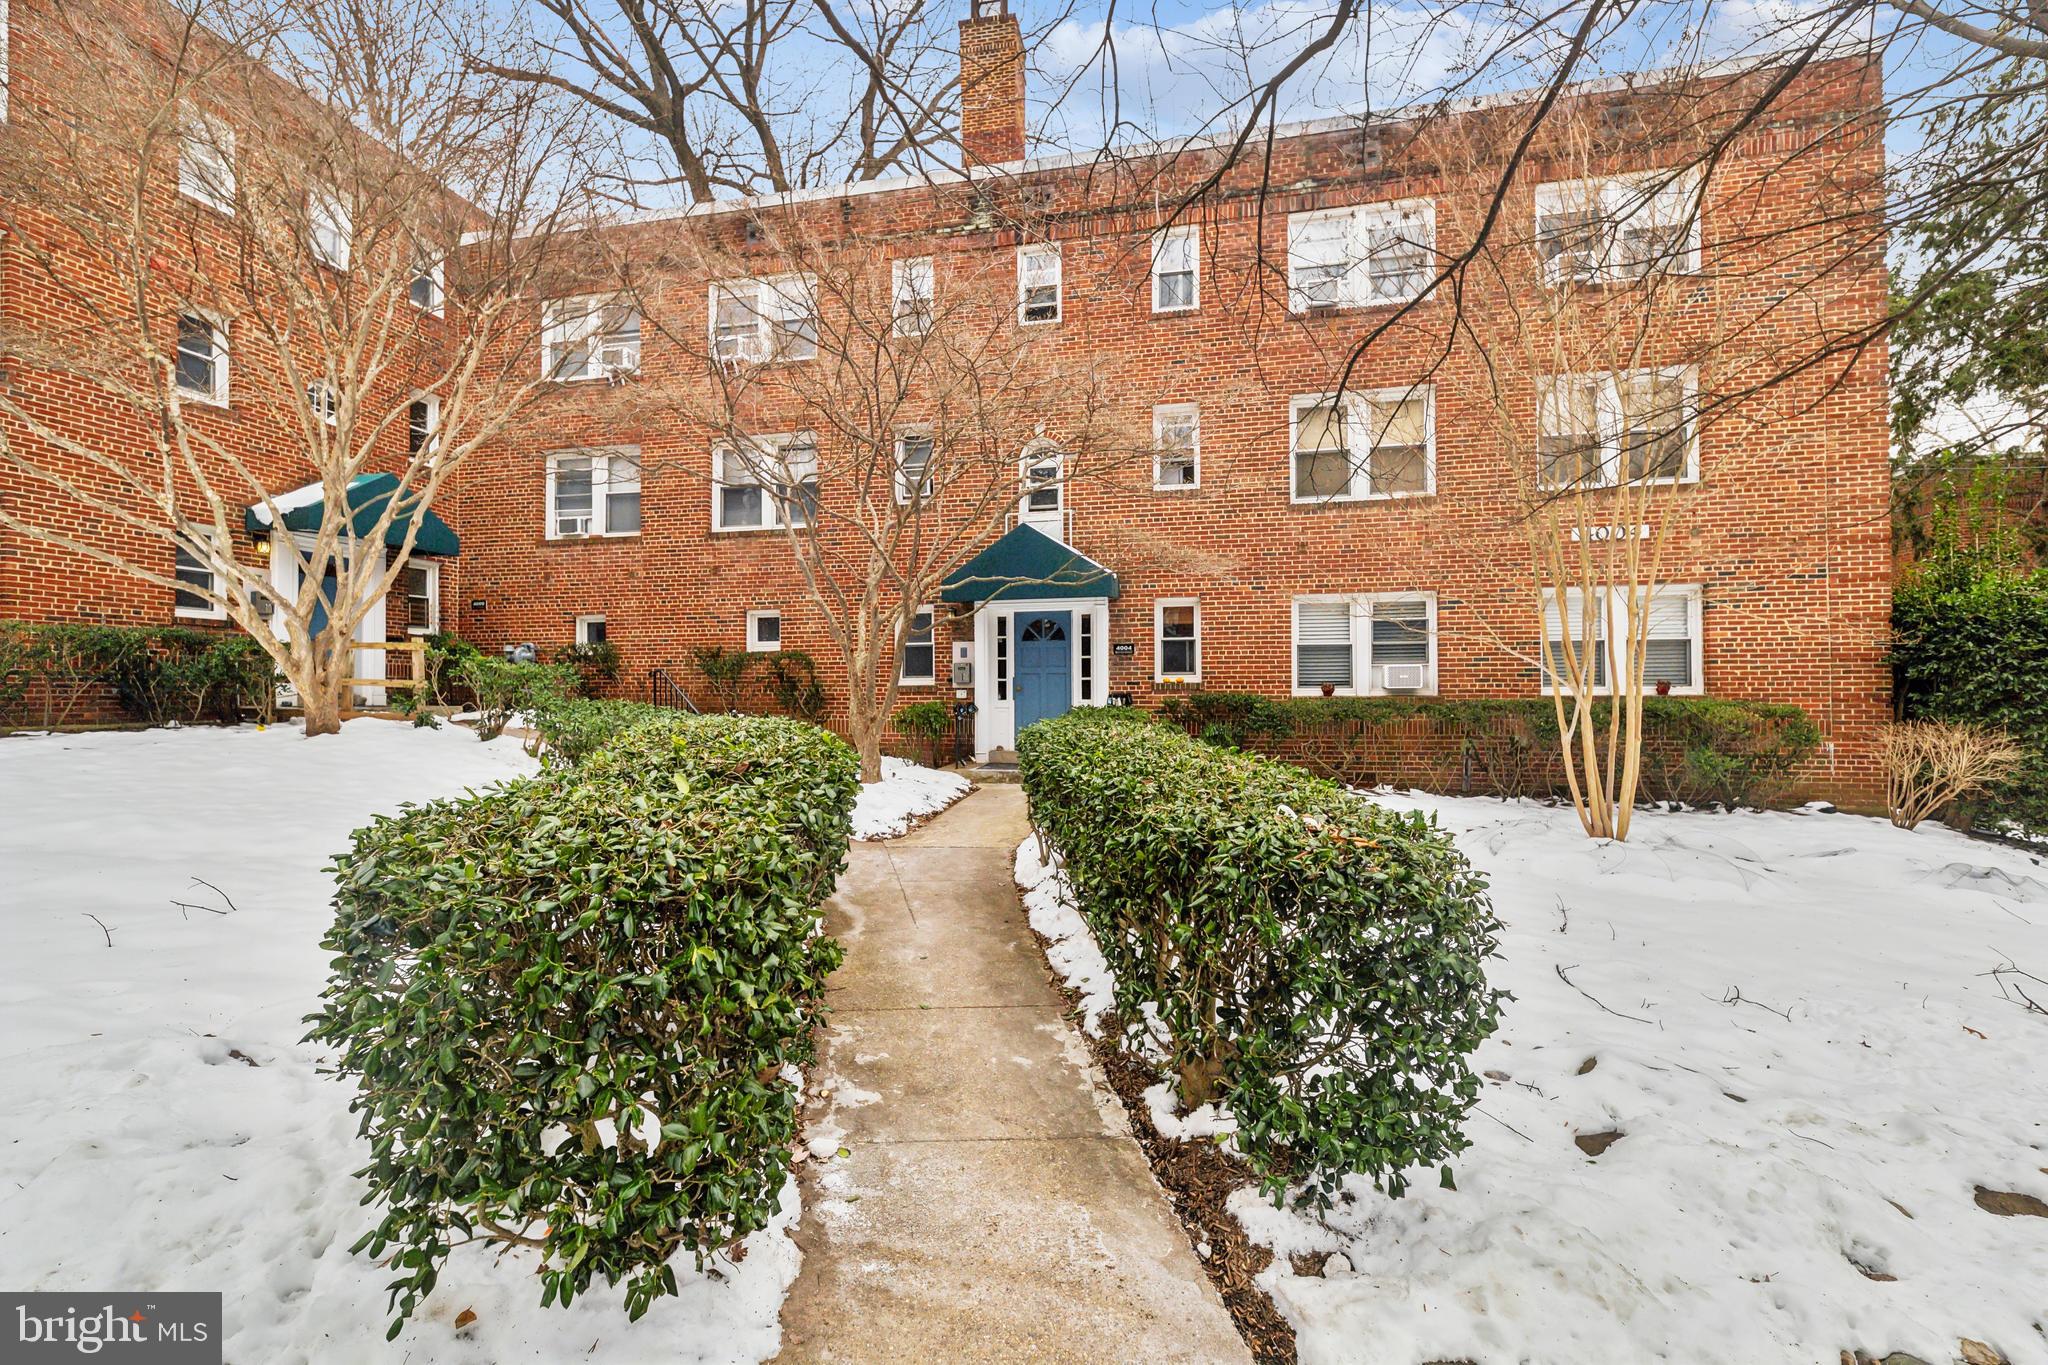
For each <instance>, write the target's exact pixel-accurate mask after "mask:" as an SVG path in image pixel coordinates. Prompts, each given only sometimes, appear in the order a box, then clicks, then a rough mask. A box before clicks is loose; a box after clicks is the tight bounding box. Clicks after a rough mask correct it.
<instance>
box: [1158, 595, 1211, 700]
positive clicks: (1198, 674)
mask: <svg viewBox="0 0 2048 1365" xmlns="http://www.w3.org/2000/svg"><path fill="white" fill-rule="evenodd" d="M1152 641H1153V643H1152V650H1153V653H1152V676H1153V677H1154V678H1155V679H1156V680H1158V681H1160V682H1200V681H1201V680H1202V604H1201V603H1200V602H1198V601H1196V600H1195V599H1194V598H1192V597H1162V598H1160V599H1159V600H1158V601H1157V602H1155V603H1153V604H1152Z"/></svg>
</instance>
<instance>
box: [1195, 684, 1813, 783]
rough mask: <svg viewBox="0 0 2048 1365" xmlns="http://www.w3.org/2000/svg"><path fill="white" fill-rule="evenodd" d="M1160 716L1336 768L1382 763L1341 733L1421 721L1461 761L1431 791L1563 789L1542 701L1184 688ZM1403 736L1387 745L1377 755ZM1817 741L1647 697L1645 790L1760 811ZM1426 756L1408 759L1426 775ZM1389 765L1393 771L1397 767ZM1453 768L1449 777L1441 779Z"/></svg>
mask: <svg viewBox="0 0 2048 1365" xmlns="http://www.w3.org/2000/svg"><path fill="white" fill-rule="evenodd" d="M1610 705H1611V703H1609V702H1607V701H1599V702H1596V703H1595V704H1594V706H1593V723H1594V725H1595V726H1596V727H1604V726H1605V725H1606V723H1607V711H1608V707H1609V706H1610ZM1160 713H1161V714H1162V715H1164V716H1165V717H1166V718H1167V719H1169V720H1171V721H1173V722H1175V723H1176V724H1178V725H1180V726H1181V727H1182V728H1183V729H1185V730H1186V731H1187V732H1188V733H1189V734H1192V735H1197V736H1200V737H1201V738H1203V739H1206V740H1209V741H1210V742H1212V743H1216V744H1224V745H1232V746H1243V747H1246V748H1255V749H1258V750H1260V751H1262V752H1266V753H1270V754H1272V755H1273V756H1275V757H1283V758H1287V759H1290V760H1291V761H1303V760H1304V759H1305V758H1307V757H1308V754H1307V752H1306V751H1307V749H1308V748H1309V747H1310V746H1309V745H1308V744H1306V743H1305V742H1303V741H1306V740H1309V739H1315V740H1317V741H1320V744H1319V745H1318V746H1317V747H1318V748H1319V749H1322V750H1331V749H1334V750H1335V752H1336V759H1337V761H1335V762H1334V763H1332V762H1329V761H1328V755H1327V754H1321V753H1319V754H1318V755H1317V760H1318V761H1319V762H1323V763H1325V764H1326V765H1327V766H1329V767H1331V768H1332V769H1333V770H1334V772H1333V775H1338V776H1347V775H1348V776H1357V775H1358V774H1357V772H1356V771H1349V770H1352V769H1356V770H1364V769H1369V768H1372V767H1374V766H1375V765H1376V763H1383V762H1386V758H1385V756H1384V753H1383V752H1382V753H1379V754H1375V755H1373V756H1371V757H1367V756H1366V755H1365V754H1363V753H1362V752H1358V753H1356V754H1355V757H1356V759H1357V762H1356V763H1355V764H1353V763H1347V762H1346V761H1344V760H1345V759H1346V758H1347V757H1352V756H1354V755H1352V754H1347V746H1346V744H1345V743H1344V740H1345V739H1346V737H1348V738H1350V739H1352V740H1355V741H1357V743H1355V744H1353V745H1351V746H1350V748H1351V749H1352V750H1354V751H1362V750H1363V749H1364V748H1365V747H1366V744H1367V742H1368V741H1371V740H1373V739H1375V738H1377V737H1378V736H1379V735H1380V734H1381V733H1382V732H1384V733H1387V734H1391V735H1404V734H1409V733H1412V732H1407V731H1406V730H1405V727H1408V726H1411V725H1412V724H1413V723H1414V722H1417V721H1424V722H1428V723H1429V725H1430V726H1432V727H1433V728H1434V729H1435V731H1436V732H1437V734H1438V736H1439V737H1440V738H1441V739H1442V741H1443V743H1442V745H1441V746H1440V747H1441V749H1442V751H1443V753H1444V754H1445V755H1447V756H1452V757H1455V758H1457V759H1459V760H1460V763H1459V765H1458V768H1459V773H1458V774H1457V775H1458V776H1459V777H1460V779H1461V780H1460V782H1459V783H1458V784H1452V783H1448V782H1445V781H1441V780H1438V781H1433V782H1422V783H1420V784H1419V785H1424V786H1429V787H1431V788H1433V789H1435V788H1444V789H1450V788H1451V787H1453V786H1454V785H1457V786H1462V785H1464V783H1465V781H1467V780H1469V782H1470V785H1471V789H1472V790H1474V791H1477V792H1483V793H1484V794H1487V795H1493V796H1532V795H1543V794H1546V793H1551V792H1557V791H1562V790H1563V789H1564V773H1563V769H1562V768H1561V767H1560V766H1559V760H1558V742H1557V738H1558V728H1557V711H1556V707H1555V705H1554V704H1553V703H1552V701H1551V700H1550V698H1548V697H1483V698H1470V699H1465V700H1460V701H1439V700H1435V699H1432V698H1418V697H1282V698H1274V697H1267V696H1263V695H1260V694H1258V693H1255V692H1201V691H1197V692H1190V693H1187V694H1184V695H1180V696H1173V697H1169V698H1167V700H1166V702H1165V703H1164V705H1162V706H1161V708H1160ZM1402 742H1407V741H1405V740H1389V741H1388V742H1387V743H1386V744H1383V745H1382V746H1381V749H1382V750H1383V751H1384V750H1386V749H1390V748H1398V747H1399V745H1400V743H1402ZM1820 742H1821V733H1820V727H1819V726H1817V725H1815V724H1814V723H1813V719H1812V717H1810V716H1808V715H1807V714H1806V712H1805V711H1803V710H1801V709H1800V708H1799V707H1797V706H1790V705H1786V704H1783V703H1778V702H1760V701H1744V700H1739V699H1735V698H1729V697H1654V696H1652V697H1644V698H1643V795H1644V797H1646V798H1647V799H1650V800H1658V801H1683V802H1686V803H1688V804H1693V805H1704V804H1707V803H1718V804H1720V805H1724V806H1731V807H1732V806H1753V807H1757V808H1763V807H1766V806H1769V805H1772V804H1774V803H1775V802H1777V801H1779V800H1782V799H1783V797H1784V795H1785V793H1786V792H1787V791H1789V790H1791V789H1792V788H1793V787H1794V785H1795V784H1796V783H1797V781H1798V777H1799V774H1800V772H1801V770H1802V769H1803V768H1804V767H1805V766H1806V764H1807V763H1809V762H1810V761H1811V760H1812V758H1813V756H1814V754H1815V752H1816V751H1817V750H1818V749H1819V747H1820ZM1429 757H1430V756H1429V755H1427V754H1424V753H1420V752H1417V753H1415V754H1412V755H1409V758H1410V760H1411V762H1410V766H1411V767H1413V768H1414V769H1417V770H1426V769H1427V767H1428V760H1429ZM1395 766H1397V767H1398V766H1400V765H1399V764H1398V763H1397V764H1396V765H1395ZM1451 775H1452V774H1450V773H1445V774H1443V776H1444V777H1449V776H1451Z"/></svg>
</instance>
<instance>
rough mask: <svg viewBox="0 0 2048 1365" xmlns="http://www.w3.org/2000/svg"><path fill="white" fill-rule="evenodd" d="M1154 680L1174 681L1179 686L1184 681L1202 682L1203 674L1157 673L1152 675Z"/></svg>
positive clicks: (1158, 681) (1161, 681) (1162, 681)
mask: <svg viewBox="0 0 2048 1365" xmlns="http://www.w3.org/2000/svg"><path fill="white" fill-rule="evenodd" d="M1152 681H1153V682H1156V683H1173V684H1175V685H1176V686H1178V685H1180V684H1184V683H1200V682H1201V681H1202V675H1201V674H1199V673H1155V674H1153V675H1152Z"/></svg>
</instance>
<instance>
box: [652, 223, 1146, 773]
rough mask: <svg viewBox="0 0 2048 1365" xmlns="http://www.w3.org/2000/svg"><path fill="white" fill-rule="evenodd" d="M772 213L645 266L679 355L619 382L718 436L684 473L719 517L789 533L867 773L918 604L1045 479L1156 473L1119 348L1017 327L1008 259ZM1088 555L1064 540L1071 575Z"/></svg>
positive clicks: (689, 425) (675, 417) (665, 331)
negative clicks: (748, 240)
mask: <svg viewBox="0 0 2048 1365" xmlns="http://www.w3.org/2000/svg"><path fill="white" fill-rule="evenodd" d="M762 231H763V232H764V233H770V234H772V235H769V236H766V237H765V239H764V240H765V244H766V246H767V247H768V248H769V249H768V250H767V251H766V252H765V253H762V252H760V251H759V250H756V251H751V252H749V253H748V255H747V256H746V257H745V258H744V259H737V258H731V257H727V256H725V255H723V254H721V253H720V252H719V251H717V250H716V249H713V248H709V247H704V246H701V245H698V246H693V247H690V248H687V249H686V250H685V252H684V255H683V258H682V259H681V260H680V261H679V262H678V263H677V264H676V265H675V266H673V267H672V268H670V269H668V270H665V271H661V272H657V273H653V274H642V275H638V276H635V277H634V283H633V284H632V285H631V286H630V291H631V293H632V294H633V296H634V297H635V298H637V299H638V300H639V301H640V306H641V308H642V309H643V311H644V313H645V315H646V317H647V319H648V321H649V323H650V325H652V326H653V327H654V328H655V330H656V331H658V332H659V333H660V334H661V335H662V336H663V337H664V338H665V340H666V341H667V342H668V343H670V344H671V345H672V346H673V348H674V350H675V352H676V353H678V355H679V356H680V361H679V364H678V366H677V368H676V369H674V370H673V371H663V372H661V373H643V374H642V375H641V376H640V377H639V378H637V379H635V380H634V381H633V382H632V383H631V384H629V385H626V386H624V387H622V388H621V389H620V390H619V393H620V395H621V396H620V401H621V403H623V404H625V405H627V406H629V407H631V408H633V409H635V410H637V411H639V412H640V413H642V414H643V415H644V416H645V417H647V418H649V419H659V420H664V421H668V422H680V423H681V425H682V426H683V427H684V429H685V430H687V431H689V432H691V433H692V434H693V436H702V437H703V438H704V439H705V441H706V443H707V444H708V445H709V446H710V448H711V456H710V464H709V467H708V468H697V469H695V470H693V471H692V472H694V473H695V474H696V475H697V476H698V477H702V478H706V479H708V480H709V481H710V482H711V484H712V489H711V492H712V497H713V500H714V507H715V513H714V515H715V516H716V517H717V518H718V522H717V524H718V525H720V526H721V527H723V528H726V529H736V528H742V527H756V528H762V529H768V528H775V529H777V530H778V531H779V533H780V535H781V538H782V539H783V541H784V543H785V544H786V545H787V546H788V547H789V551H790V554H791V556H792V558H793V560H794V562H795V564H796V567H797V569H798V571H799V573H800V574H801V576H802V579H803V584H804V588H805V592H806V595H807V596H808V598H809V599H810V601H811V603H812V605H813V606H814V607H815V608H816V610H817V612H818V614H819V616H820V617H821V618H822V619H823V621H824V624H825V628H826V631H827V633H828V634H829V636H830V638H831V641H832V644H833V646H834V648H835V649H836V650H837V651H838V653H839V656H840V658H841V660H842V661H843V663H844V665H845V670H846V678H847V728H848V732H849V735H850V737H851V739H852V741H853V744H854V746H855V748H856V749H858V751H859V753H860V756H861V775H862V780H863V781H868V782H873V781H877V780H879V778H880V777H881V745H882V739H883V736H884V733H885V732H886V730H887V728H888V724H889V717H890V715H891V714H892V712H893V710H894V707H895V699H896V691H897V680H898V668H897V660H898V659H899V658H901V656H902V651H903V646H904V643H905V641H906V639H907V638H908V636H909V634H910V631H911V628H912V625H913V622H914V620H915V618H916V616H917V614H918V612H919V610H920V608H921V607H923V606H924V605H926V604H930V603H934V602H937V601H938V600H939V598H940V595H941V589H942V587H943V586H944V585H945V584H946V582H947V581H948V579H949V578H951V577H952V576H953V575H954V574H955V573H956V571H958V570H959V569H960V568H961V566H962V565H964V564H965V563H966V561H967V560H968V559H970V558H971V557H972V556H974V555H975V554H976V553H978V552H979V551H980V550H982V549H983V548H984V547H986V546H987V545H988V544H989V542H990V539H991V537H992V536H993V535H995V534H996V533H997V532H999V531H1001V530H1002V529H1004V528H1005V527H1006V526H1008V525H1010V524H1011V523H1012V522H1013V521H1014V519H1015V518H1016V517H1018V515H1019V514H1020V504H1021V503H1023V502H1028V501H1029V499H1030V498H1031V497H1032V496H1033V494H1034V493H1036V494H1038V495H1039V496H1041V497H1051V496H1054V495H1057V494H1060V493H1061V492H1062V491H1063V490H1064V489H1066V488H1067V487H1070V486H1073V485H1077V484H1078V485H1086V484H1090V483H1094V482H1097V481H1109V480H1114V479H1115V478H1117V477H1118V476H1119V475H1120V474H1121V473H1123V472H1124V471H1127V470H1130V469H1132V468H1138V467H1142V468H1145V469H1146V470H1148V471H1149V469H1150V462H1151V458H1152V434H1151V430H1150V428H1149V426H1145V425H1141V424H1140V420H1139V416H1138V415H1139V414H1149V408H1148V407H1147V406H1146V404H1145V403H1144V401H1143V399H1142V397H1140V396H1134V394H1133V391H1132V389H1131V388H1130V386H1129V384H1128V382H1127V381H1126V378H1125V377H1124V376H1122V375H1121V374H1120V373H1119V371H1118V370H1117V369H1116V367H1115V365H1114V362H1113V361H1112V360H1111V359H1110V358H1108V357H1104V356H1102V355H1100V354H1095V353H1092V352H1091V351H1088V350H1085V349H1079V348H1074V347H1070V346H1063V345H1062V344H1061V343H1060V341H1059V339H1058V338H1057V337H1055V336H1053V335H1051V334H1050V333H1049V332H1048V331H1045V330H1041V329H1036V328H1033V327H1030V326H1026V325H1020V322H1019V305H1018V298H1017V290H1016V277H1015V273H1014V269H1013V268H1012V267H1011V265H1010V262H1009V261H1008V260H1006V259H997V258H992V257H991V256H990V255H989V254H988V253H967V252H962V253H956V254H950V255H939V256H937V257H920V258H915V259H913V260H910V261H905V262H897V263H894V264H893V265H892V263H891V262H889V261H885V260H878V259H876V258H875V257H874V256H873V255H872V254H871V253H869V252H867V251H864V250H862V249H860V248H859V247H858V246H857V245H856V244H852V243H838V242H829V241H825V240H822V239H820V238H817V237H815V236H810V235H806V234H805V233H803V232H802V231H801V230H800V229H796V228H790V229H785V230H782V231H779V232H777V231H775V230H773V229H770V228H767V227H764V228H763V229H762ZM706 235H708V234H706ZM671 249H672V250H673V249H674V248H673V245H672V244H671ZM629 274H630V272H629ZM707 285H708V286H709V290H708V293H709V296H710V298H711V304H710V316H709V325H708V327H707V326H706V325H704V320H705V318H706V298H707ZM1148 477H1149V475H1148ZM1060 571H1061V572H1065V571H1066V566H1064V565H1063V566H1062V569H1061V570H1060ZM1093 572H1094V570H1093V569H1092V567H1091V566H1089V565H1088V561H1086V560H1084V559H1082V558H1080V557H1079V556H1075V557H1074V558H1073V560H1072V573H1073V574H1074V575H1075V577H1076V581H1077V582H1080V581H1085V580H1086V579H1087V578H1088V576H1089V575H1091V574H1092V573H1093ZM1016 581H1017V582H1019V583H1022V582H1026V581H1030V582H1042V581H1044V580H1042V579H1031V580H1021V579H1020V580H1016Z"/></svg>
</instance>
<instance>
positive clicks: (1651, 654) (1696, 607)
mask: <svg viewBox="0 0 2048 1365" xmlns="http://www.w3.org/2000/svg"><path fill="white" fill-rule="evenodd" d="M1581 596H1582V594H1581V593H1580V591H1579V589H1577V588H1572V589H1570V590H1568V591H1567V592H1566V594H1565V613H1564V616H1563V618H1562V619H1561V618H1560V616H1559V613H1558V609H1557V600H1556V598H1555V596H1554V595H1553V596H1552V598H1551V599H1550V602H1549V604H1548V605H1547V606H1546V608H1545V611H1544V617H1545V620H1546V622H1547V626H1546V634H1547V635H1548V637H1549V653H1548V656H1547V659H1546V662H1545V666H1544V669H1543V673H1542V677H1543V687H1544V688H1545V689H1546V690H1547V689H1548V688H1549V686H1550V670H1551V669H1552V668H1555V669H1557V670H1558V671H1560V672H1568V671H1569V669H1570V664H1569V663H1568V662H1567V660H1566V657H1565V653H1564V648H1565V644H1564V642H1565V638H1566V636H1565V632H1566V631H1567V630H1569V631H1570V640H1571V647H1572V650H1573V653H1574V657H1577V656H1579V655H1583V654H1584V653H1585V652H1586V650H1587V647H1588V642H1589V641H1590V642H1591V650H1592V657H1591V659H1590V661H1589V662H1590V666H1591V676H1592V685H1593V687H1594V688H1596V689H1599V690H1603V691H1604V690H1606V689H1607V687H1608V686H1609V684H1610V679H1612V678H1625V677H1626V673H1625V672H1624V667H1625V665H1626V664H1627V662H1628V651H1629V649H1630V648H1631V647H1632V643H1633V641H1634V639H1635V631H1634V629H1633V628H1632V624H1631V622H1632V618H1631V616H1630V611H1629V607H1630V593H1629V590H1628V589H1626V588H1617V589H1615V590H1613V591H1612V592H1611V593H1603V594H1596V595H1595V596H1594V598H1593V601H1594V603H1595V604H1596V605H1598V604H1601V603H1605V605H1606V608H1607V609H1606V610H1605V611H1597V610H1596V611H1595V612H1594V613H1593V620H1592V621H1591V622H1590V623H1589V622H1588V621H1587V620H1586V616H1585V611H1584V609H1583V606H1582V602H1581ZM1643 610H1644V612H1645V613H1646V618H1645V619H1644V621H1643V690H1644V691H1645V692H1659V691H1662V692H1665V693H1677V694H1681V695H1697V694H1698V693H1699V692H1700V691H1701V690H1702V676H1701V675H1702V672H1703V669H1702V660H1701V647H1700V633H1701V632H1700V616H1701V596H1700V589H1699V588H1698V587H1697V586H1673V587H1663V588H1658V589H1656V590H1655V591H1653V592H1652V593H1650V595H1649V597H1648V600H1647V602H1646V603H1645V605H1644V608H1643ZM1588 629H1590V631H1591V634H1590V635H1589V634H1588V633H1587V632H1588Z"/></svg>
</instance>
